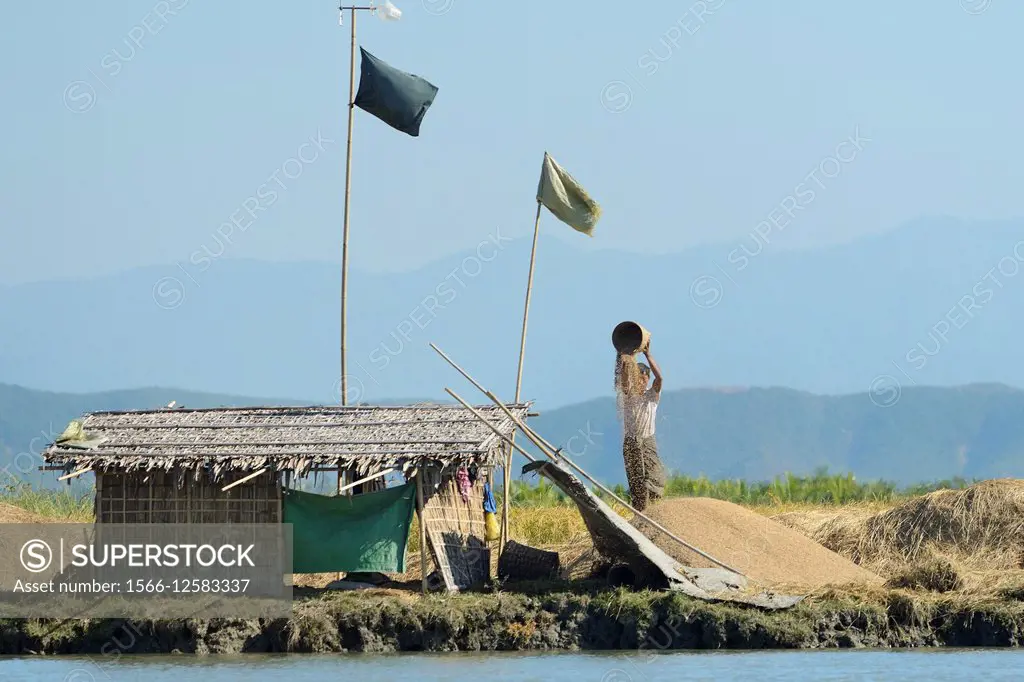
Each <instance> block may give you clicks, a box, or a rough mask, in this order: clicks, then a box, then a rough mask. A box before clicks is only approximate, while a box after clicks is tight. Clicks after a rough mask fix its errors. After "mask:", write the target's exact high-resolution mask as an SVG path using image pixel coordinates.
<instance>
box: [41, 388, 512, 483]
mask: <svg viewBox="0 0 1024 682" xmlns="http://www.w3.org/2000/svg"><path fill="white" fill-rule="evenodd" d="M529 406H530V404H529V403H525V404H519V405H508V406H507V407H508V409H509V411H510V412H512V414H514V415H516V417H517V418H520V419H522V418H525V416H526V413H527V411H528V409H529ZM475 409H477V410H478V411H479V412H480V413H481V414H482V415H484V416H485V417H486V418H487V420H488V421H489V422H491V423H492V424H494V426H495V427H497V428H498V429H499V430H500V431H501V433H503V434H505V435H507V436H508V435H511V434H512V432H513V430H514V428H515V427H514V425H513V424H512V422H511V420H510V419H508V417H507V416H506V415H505V414H504V413H502V412H501V410H500V409H499V408H498V407H497V406H495V405H493V404H492V405H487V406H481V407H477V408H475ZM81 421H82V427H83V429H84V432H85V436H86V437H87V438H88V439H89V440H90V441H96V440H97V439H99V443H98V445H94V446H92V447H91V449H82V448H80V447H73V444H69V443H60V444H58V443H55V444H52V445H50V446H49V447H48V448H47V449H46V451H45V452H43V458H44V459H45V461H46V462H47V463H49V464H50V465H53V466H60V467H63V468H64V469H65V470H67V471H72V470H77V469H81V468H84V467H89V468H91V469H92V470H93V471H122V472H130V471H148V470H153V469H164V470H167V471H171V470H177V471H179V472H181V471H193V472H194V474H195V476H196V477H197V478H198V477H199V476H200V475H202V474H203V473H204V472H209V473H210V474H212V475H213V477H214V479H215V480H216V479H219V478H220V477H221V476H222V475H223V473H224V472H226V471H255V470H257V469H260V468H263V467H268V466H269V467H271V468H273V469H276V470H291V471H294V472H295V473H296V474H297V475H300V476H302V475H305V474H306V473H308V472H309V471H310V470H311V469H316V468H321V467H337V466H342V467H345V468H349V467H353V468H355V469H357V470H358V471H359V472H360V473H373V472H375V471H379V470H381V469H383V468H394V467H401V468H403V469H409V468H411V467H415V466H417V465H419V464H422V463H426V462H434V463H436V464H440V465H441V466H453V465H455V466H457V465H461V464H478V465H484V464H489V465H493V464H497V463H499V461H500V460H499V456H498V455H499V452H500V451H501V449H502V447H503V445H502V442H501V439H500V438H499V437H498V436H497V435H496V434H495V433H494V432H493V431H492V430H491V429H489V428H488V427H487V426H486V425H485V424H483V423H481V422H480V421H479V420H478V419H477V418H476V417H475V416H473V414H472V413H471V412H470V411H469V410H467V409H465V408H463V407H460V406H449V405H412V406H362V405H360V406H356V407H328V406H315V407H242V408H218V409H199V410H196V409H159V410H142V411H130V412H94V413H91V414H88V415H85V416H84V417H83V418H82V420H81Z"/></svg>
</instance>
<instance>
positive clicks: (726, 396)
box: [0, 384, 1024, 485]
mask: <svg viewBox="0 0 1024 682" xmlns="http://www.w3.org/2000/svg"><path fill="white" fill-rule="evenodd" d="M462 394H463V395H464V396H466V397H467V398H469V399H471V400H473V401H474V402H479V399H478V398H477V396H473V395H472V393H471V392H470V391H466V392H464V393H462ZM872 398H874V399H875V400H874V401H873V400H872ZM170 400H177V401H178V404H179V405H185V406H188V407H216V406H222V405H274V404H277V405H280V404H310V403H309V401H300V402H297V403H291V402H290V401H281V400H264V399H259V398H245V397H240V396H230V395H218V394H205V393H199V392H191V391H182V390H177V389H163V388H160V389H157V388H153V389H135V390H130V391H114V392H108V393H97V394H59V393H46V392H41V391H33V390H29V389H25V388H21V387H18V386H11V385H6V384H0V468H3V467H7V469H6V470H7V471H8V472H10V473H13V474H21V475H22V477H23V478H27V479H28V480H31V481H33V482H46V484H48V485H52V484H53V482H54V479H55V477H54V476H52V475H46V476H40V475H39V472H38V471H36V467H38V466H39V465H40V464H41V463H42V462H41V459H40V458H39V456H38V455H39V453H40V452H41V451H42V449H43V448H44V447H45V446H46V445H47V444H48V443H49V442H50V441H51V440H52V439H53V437H55V436H56V435H58V434H59V433H60V432H61V431H62V430H63V428H64V427H65V426H66V424H67V422H68V421H70V420H71V419H73V418H75V417H77V416H80V415H81V414H83V413H85V412H91V411H97V410H107V409H117V410H119V409H138V408H154V407H160V406H162V405H166V404H167V403H168V402H169V401H170ZM401 402H413V401H401ZM876 402H877V396H873V395H870V394H867V393H861V394H854V395H840V396H821V395H813V394H810V393H805V392H802V391H796V390H793V389H784V388H749V389H744V390H734V389H731V390H727V391H722V390H719V389H684V390H679V391H666V392H665V393H664V395H663V396H662V400H661V406H660V407H659V410H658V442H659V446H660V448H661V453H662V457H663V460H664V461H665V463H666V466H668V467H669V468H670V469H672V470H675V471H679V472H682V473H687V474H690V475H697V474H704V475H707V476H709V477H711V478H743V479H748V480H763V479H770V478H772V477H774V476H776V475H779V474H782V473H785V472H787V471H788V472H793V473H798V474H803V473H811V472H813V471H814V470H815V469H817V468H819V467H822V466H827V467H829V468H830V469H831V470H832V471H837V472H846V471H852V472H854V473H855V474H856V475H857V476H858V478H860V479H862V480H868V479H877V478H884V479H888V480H893V481H897V482H900V483H914V482H920V481H928V480H935V479H941V478H950V477H952V476H963V477H965V478H993V477H1005V476H1010V477H1024V391H1020V390H1017V389H1013V388H1010V387H1007V386H1002V385H981V384H979V385H970V386H960V387H951V388H937V387H921V388H918V387H910V388H907V389H905V390H903V391H902V393H901V395H900V397H899V399H898V400H897V401H896V402H895V403H894V404H892V405H890V406H887V407H880V406H879V405H877V404H876ZM538 409H539V410H540V412H541V414H540V416H539V417H536V418H534V419H533V420H531V424H532V425H533V426H534V427H535V428H536V429H537V430H538V431H539V432H540V433H541V434H542V435H543V436H544V437H545V438H547V439H548V440H549V441H551V442H552V443H554V444H556V445H558V446H559V447H561V448H563V451H564V452H565V453H566V454H568V455H569V456H570V457H571V458H573V459H574V461H576V462H577V463H578V464H579V465H581V466H582V467H584V468H585V469H587V470H589V471H590V472H591V473H593V474H594V475H596V476H598V477H599V478H600V479H601V480H604V481H607V482H610V483H614V482H621V481H623V480H624V473H623V468H622V455H621V449H620V443H621V430H620V427H619V424H618V420H617V417H616V413H615V403H614V400H613V399H612V398H598V399H594V400H589V401H586V402H583V403H579V404H576V405H570V406H567V407H563V408H558V409H552V410H544V409H543V408H542V407H541V406H538ZM518 459H519V458H517V460H518ZM519 464H522V462H521V461H517V468H516V471H515V473H516V475H517V476H518V470H519V469H518V465H519ZM5 482H6V481H5Z"/></svg>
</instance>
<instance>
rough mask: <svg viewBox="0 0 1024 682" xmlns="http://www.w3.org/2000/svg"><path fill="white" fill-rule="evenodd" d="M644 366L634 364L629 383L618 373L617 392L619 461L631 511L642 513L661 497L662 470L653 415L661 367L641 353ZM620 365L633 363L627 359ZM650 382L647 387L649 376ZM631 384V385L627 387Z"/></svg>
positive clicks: (659, 396) (662, 489)
mask: <svg viewBox="0 0 1024 682" xmlns="http://www.w3.org/2000/svg"><path fill="white" fill-rule="evenodd" d="M644 357H646V358H647V362H648V363H649V366H648V365H645V364H643V363H637V365H636V366H637V368H638V370H639V371H638V372H636V373H635V374H634V375H633V377H632V381H630V379H631V377H630V376H629V375H630V373H628V372H622V373H621V375H620V381H619V384H620V385H619V386H618V387H617V388H618V392H619V400H620V404H621V406H622V427H623V428H622V433H623V441H622V459H623V460H624V462H625V465H626V481H627V482H628V483H629V496H630V499H631V501H632V503H633V508H634V509H636V510H637V511H643V510H644V509H645V508H647V507H648V506H649V505H651V504H654V503H655V502H657V501H658V500H660V499H661V498H662V496H663V495H664V494H665V469H664V467H663V466H662V464H661V460H660V459H659V458H658V445H657V442H656V440H655V437H654V424H655V415H656V413H657V410H658V401H659V400H660V399H661V385H662V381H661V368H660V367H658V363H657V362H655V361H654V358H653V357H652V356H651V351H650V349H648V350H645V351H644ZM620 362H635V361H634V360H633V358H632V357H631V356H624V357H622V358H620ZM652 373H653V374H654V382H653V383H652V384H651V386H650V388H648V386H647V383H648V382H649V381H650V378H651V374H652ZM629 384H632V385H629Z"/></svg>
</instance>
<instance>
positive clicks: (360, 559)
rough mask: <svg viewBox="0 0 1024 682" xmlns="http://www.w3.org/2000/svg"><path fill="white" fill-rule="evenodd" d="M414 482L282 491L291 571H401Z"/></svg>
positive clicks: (414, 488)
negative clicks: (357, 489)
mask: <svg viewBox="0 0 1024 682" xmlns="http://www.w3.org/2000/svg"><path fill="white" fill-rule="evenodd" d="M415 506H416V485H415V484H414V483H407V484H405V485H403V486H398V487H396V488H387V489H385V490H381V491H379V492H375V493H367V494H365V495H353V496H352V497H349V496H347V495H342V496H340V497H327V496H324V495H314V494H312V493H304V492H299V491H297V490H291V491H288V494H287V495H285V498H284V522H285V523H290V524H292V528H293V531H292V532H293V542H292V547H293V550H292V553H293V560H292V561H293V567H292V571H293V572H295V573H328V572H332V571H349V572H351V571H379V572H381V573H402V572H404V571H405V545H406V542H407V541H408V539H409V524H410V523H412V513H413V509H415Z"/></svg>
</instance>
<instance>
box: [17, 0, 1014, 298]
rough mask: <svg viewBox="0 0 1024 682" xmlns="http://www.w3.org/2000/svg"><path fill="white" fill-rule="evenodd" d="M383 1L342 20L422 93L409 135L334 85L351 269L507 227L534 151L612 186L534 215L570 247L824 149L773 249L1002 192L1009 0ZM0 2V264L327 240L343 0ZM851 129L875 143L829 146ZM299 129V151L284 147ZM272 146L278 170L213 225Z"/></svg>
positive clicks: (684, 231) (642, 240)
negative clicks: (259, 196)
mask: <svg viewBox="0 0 1024 682" xmlns="http://www.w3.org/2000/svg"><path fill="white" fill-rule="evenodd" d="M397 4H398V5H399V7H401V9H402V10H403V12H404V16H403V19H402V21H401V22H398V23H389V24H385V23H382V22H380V21H377V20H376V19H374V18H373V17H370V16H368V15H366V14H365V13H364V14H363V15H362V16H361V17H360V21H359V29H360V31H359V37H360V40H359V44H360V45H361V46H363V47H365V48H367V49H368V50H370V51H371V52H373V53H374V54H376V55H377V56H378V57H380V58H381V59H384V60H385V61H387V62H389V63H391V64H393V65H394V66H396V67H398V68H401V69H404V70H408V71H412V72H414V73H417V74H420V75H422V76H424V77H426V78H428V79H429V80H431V81H432V82H434V83H435V84H436V85H437V86H438V87H439V88H440V92H439V94H438V97H437V100H436V102H435V104H434V107H433V108H432V109H431V110H430V112H429V113H428V114H427V117H426V120H425V121H424V124H423V128H422V133H421V137H419V138H416V139H414V138H410V137H408V136H405V135H403V134H401V133H398V132H396V131H393V130H391V129H390V128H387V127H386V126H384V125H383V124H382V123H380V122H379V121H377V120H376V119H374V118H372V117H371V116H369V115H367V114H366V113H365V112H361V111H357V112H356V122H355V141H354V154H353V173H354V175H353V196H354V199H353V207H352V259H353V260H352V264H353V267H355V268H359V269H363V270H372V271H395V270H407V269H410V268H414V267H417V266H419V265H422V264H424V263H426V262H428V261H430V260H432V259H436V258H439V257H442V256H445V255H447V254H451V253H453V252H456V251H460V250H463V249H470V248H473V247H474V246H475V245H476V244H477V243H478V242H479V241H480V239H481V238H482V237H483V236H486V235H487V234H489V233H492V232H493V231H494V229H495V228H496V227H500V229H501V230H502V232H503V233H504V234H510V235H513V236H526V235H528V234H529V232H530V230H531V229H532V219H533V212H534V203H533V201H534V191H535V188H536V182H537V178H538V175H539V170H540V163H541V159H542V155H543V152H544V151H545V150H547V151H549V152H551V154H552V155H553V156H554V157H555V158H556V159H557V160H558V161H559V162H560V163H561V164H562V165H563V166H565V167H566V168H567V169H568V170H569V171H570V172H572V173H573V174H575V175H576V177H577V178H578V179H579V180H580V181H581V182H582V183H583V184H584V185H585V186H586V187H587V188H588V189H589V190H590V192H591V193H592V194H593V195H594V197H595V198H597V199H598V200H599V201H600V202H601V203H602V205H603V206H604V211H605V213H604V217H603V218H602V221H601V223H600V224H599V226H598V231H597V234H596V236H595V237H594V239H592V240H587V239H586V238H585V237H582V236H580V235H578V234H576V233H573V232H572V231H571V230H569V229H568V228H566V227H564V226H561V225H559V224H557V223H556V222H555V221H554V219H553V218H551V217H547V218H546V219H545V221H544V223H543V225H544V228H543V229H545V230H550V231H552V232H555V233H557V234H559V236H560V237H561V238H564V239H566V240H570V241H572V242H573V243H574V244H577V245H579V246H580V247H581V248H588V249H589V248H607V249H620V250H630V251H635V252H640V253H645V252H646V253H656V252H666V251H677V250H681V249H685V248H687V247H689V246H693V245H697V244H702V243H709V242H714V243H718V242H735V241H737V240H740V239H742V238H743V237H744V235H748V234H750V233H751V231H752V230H754V229H755V226H757V225H758V224H760V223H762V222H763V221H765V220H766V217H768V216H770V215H772V214H773V213H775V214H777V213H778V210H777V209H778V207H779V206H780V205H784V204H783V203H782V202H784V200H785V198H786V197H788V196H793V195H794V193H795V188H796V187H798V186H799V185H800V184H801V183H807V182H808V180H807V177H808V174H809V173H811V172H813V171H814V170H815V169H819V171H824V172H825V173H827V174H828V175H829V177H827V178H825V179H822V178H817V179H816V181H817V182H820V185H819V186H818V187H817V189H818V191H817V192H816V197H815V199H814V200H813V202H811V203H810V204H809V205H807V206H803V207H801V210H800V212H799V213H796V214H794V215H792V216H791V217H792V220H790V221H787V225H786V227H785V229H784V230H782V229H781V228H778V227H777V226H776V227H775V228H773V229H775V230H777V236H776V237H775V242H774V243H778V244H780V245H781V247H783V248H790V247H805V246H811V245H816V244H825V243H834V242H839V241H844V240H849V239H851V238H853V237H856V236H858V235H862V234H868V233H872V232H877V231H881V230H887V229H891V228H893V227H896V226H898V225H899V224H900V223H902V222H904V221H907V220H911V219H914V218H917V217H919V216H922V215H938V214H948V215H954V216H958V217H964V218H978V219H992V218H996V219H999V218H1008V217H1013V216H1019V215H1021V214H1022V213H1024V210H1022V207H1021V204H1022V203H1024V195H1022V193H1021V192H1020V191H1019V187H1020V186H1021V184H1022V181H1024V177H1022V176H1024V167H1022V166H1021V164H1020V163H1019V162H1018V160H1019V159H1020V158H1021V157H1022V152H1024V139H1022V136H1021V135H1020V134H1019V131H1018V128H1019V125H1020V124H1019V121H1020V120H1021V113H1022V103H1024V102H1022V99H1024V91H1022V90H1021V88H1020V87H1018V86H1019V83H1018V82H1017V80H1018V79H1017V74H1016V72H1017V70H1018V69H1019V65H1020V63H1021V54H1020V48H1019V44H1020V39H1019V36H1018V35H1016V34H1017V33H1018V31H1019V27H1020V26H1021V25H1024V4H1020V3H1010V2H1005V1H991V0H962V1H958V0H930V1H925V0H917V1H909V0H908V1H906V2H901V3H892V2H874V1H863V2H857V3H852V2H843V3H840V2H821V1H820V0H817V1H813V0H793V1H791V2H784V3H783V2H771V3H768V2H750V1H743V0H704V1H703V2H695V3H691V2H689V0H684V1H683V2H670V1H668V0H652V1H648V2H645V3H638V4H639V5H641V8H640V9H636V10H626V9H624V7H625V6H624V5H623V4H622V3H610V2H607V3H605V2H583V1H582V0H572V1H570V0H563V1H562V2H555V3H549V2H539V1H537V0H528V1H527V2H519V3H510V2H480V1H475V2H470V1H469V0H423V1H420V0H404V1H402V2H398V3H397ZM5 9H6V12H5V22H4V32H5V36H4V39H3V40H2V41H0V56H2V57H3V63H4V64H6V65H7V68H6V69H5V74H4V80H5V83H4V85H5V87H4V92H5V93H6V95H7V96H6V97H5V104H6V105H5V106H4V107H3V109H2V110H0V122H2V123H3V127H4V129H5V131H6V132H7V135H6V140H5V143H4V148H5V152H4V157H5V160H6V161H7V163H5V164H4V165H3V167H2V171H0V172H2V173H3V183H2V186H3V190H2V192H3V196H2V199H3V201H2V205H3V214H2V216H3V228H2V230H3V233H2V235H3V236H2V240H0V284H10V283H16V282H23V281H29V280H35V279H44V278H50V277H56V276H61V277H77V276H85V275H89V274H96V273H107V272H115V271H119V270H125V269H128V268H132V267H136V266H141V265H152V264H173V263H175V262H184V261H187V260H188V259H189V258H190V255H191V254H194V253H195V252H196V251H197V250H200V249H202V248H204V247H206V248H210V249H221V248H223V249H224V251H225V253H224V254H223V256H224V257H238V258H259V259H267V260H338V259H340V235H341V214H342V187H343V179H344V175H343V166H344V143H345V114H346V111H345V106H346V99H347V89H348V49H349V42H348V37H349V36H348V27H347V26H346V27H343V28H339V26H338V24H337V9H336V4H334V3H331V2H321V1H319V0H317V1H314V0H301V1H300V2H261V1H251V0H250V1H249V2H239V1H237V0H220V1H218V2H199V1H198V0H191V1H187V0H167V1H166V2H155V1H154V2H152V3H150V2H149V1H148V0H147V1H146V2H144V3H127V2H110V3H78V2H67V1H62V2H59V3H57V4H56V5H54V4H53V3H38V2H34V3H12V4H11V5H10V6H9V7H7V8H5ZM968 10H970V11H968ZM172 12H173V14H172ZM972 12H973V13H972ZM161 15H162V16H161ZM858 131H859V135H860V137H861V138H862V139H866V140H869V142H867V143H864V144H863V145H862V148H860V149H858V151H857V153H856V155H855V156H854V157H853V158H852V159H851V160H850V161H848V162H847V161H844V162H843V163H835V162H833V165H832V166H829V165H828V161H827V159H829V158H830V157H834V156H835V155H836V154H837V151H836V150H837V149H838V145H840V144H841V143H842V142H843V141H844V140H846V139H848V138H849V137H850V136H853V135H856V134H857V132H858ZM318 137H319V138H320V139H321V148H316V149H315V153H314V147H310V146H309V145H308V144H307V145H306V146H305V147H302V145H304V144H305V143H307V142H309V141H310V139H311V138H312V139H314V140H316V139H317V138H318ZM331 141H333V142H331ZM300 148H301V151H300ZM300 153H302V154H303V155H304V156H305V158H311V157H314V156H315V159H314V160H312V161H310V162H308V163H307V162H302V163H299V162H295V161H292V162H291V166H290V167H286V164H287V163H288V160H289V159H294V158H295V157H296V156H297V155H299V154H300ZM844 153H846V154H847V157H846V158H850V154H851V153H850V148H849V147H847V148H846V151H845V152H844ZM297 163H298V165H296V164H297ZM833 167H834V168H835V169H836V170H835V174H834V175H832V174H831V170H830V169H831V168H833ZM282 169H284V170H285V171H289V169H290V171H289V172H287V173H285V174H290V175H297V177H294V178H293V179H292V178H289V179H286V180H285V181H284V182H285V184H286V186H285V187H281V186H279V187H278V189H279V190H280V191H279V192H278V195H277V197H276V200H275V202H274V204H273V205H272V206H269V207H266V210H265V211H263V212H261V213H259V218H258V219H257V220H256V221H254V222H251V223H250V224H247V225H246V229H245V230H244V231H243V230H241V229H239V230H236V232H235V233H234V234H232V236H231V243H230V244H227V245H226V246H222V245H218V244H217V241H216V239H215V237H214V235H215V234H216V230H217V229H218V226H220V225H221V224H223V223H225V222H227V221H229V220H230V218H231V216H232V215H233V214H237V212H238V211H239V210H240V209H242V208H243V206H244V204H245V202H246V200H247V199H250V198H251V197H253V196H255V195H256V193H257V191H258V188H260V187H261V186H263V185H265V184H266V183H267V182H268V179H269V178H271V177H272V176H273V175H274V174H275V173H278V176H277V177H278V179H281V177H282V176H281V173H282V172H283V171H282ZM300 171H301V172H300Z"/></svg>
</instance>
